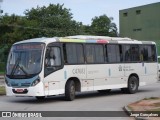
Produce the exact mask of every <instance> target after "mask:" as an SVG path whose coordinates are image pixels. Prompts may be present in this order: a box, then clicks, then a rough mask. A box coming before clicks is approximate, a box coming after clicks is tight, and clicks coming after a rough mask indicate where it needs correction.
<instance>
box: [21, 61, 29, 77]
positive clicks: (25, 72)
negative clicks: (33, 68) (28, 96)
mask: <svg viewBox="0 0 160 120" xmlns="http://www.w3.org/2000/svg"><path fill="white" fill-rule="evenodd" d="M18 66H19V68H20V69H21V70H22V71H23V72H24V74H26V75H27V76H29V74H28V73H27V71H26V70H25V69H24V68H23V66H20V65H19V64H18Z"/></svg>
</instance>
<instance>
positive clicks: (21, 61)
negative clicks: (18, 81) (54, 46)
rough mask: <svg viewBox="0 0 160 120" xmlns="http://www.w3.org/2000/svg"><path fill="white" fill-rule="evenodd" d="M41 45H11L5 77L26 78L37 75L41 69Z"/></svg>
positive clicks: (42, 49) (42, 48) (42, 47)
mask: <svg viewBox="0 0 160 120" xmlns="http://www.w3.org/2000/svg"><path fill="white" fill-rule="evenodd" d="M43 51H44V44H43V43H25V44H24V43H23V44H17V45H13V46H12V48H11V51H10V53H9V57H8V61H7V69H6V73H7V76H8V77H10V78H28V77H33V76H34V75H36V74H38V73H39V72H40V71H41V68H42V55H43Z"/></svg>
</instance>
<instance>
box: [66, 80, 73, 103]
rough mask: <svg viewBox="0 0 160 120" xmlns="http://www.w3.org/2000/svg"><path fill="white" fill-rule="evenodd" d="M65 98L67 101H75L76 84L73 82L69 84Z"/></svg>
mask: <svg viewBox="0 0 160 120" xmlns="http://www.w3.org/2000/svg"><path fill="white" fill-rule="evenodd" d="M65 97H66V100H67V101H72V100H74V99H75V83H74V81H73V80H70V81H68V82H67V84H66V87H65Z"/></svg>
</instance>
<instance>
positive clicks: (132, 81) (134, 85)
mask: <svg viewBox="0 0 160 120" xmlns="http://www.w3.org/2000/svg"><path fill="white" fill-rule="evenodd" d="M138 86H139V84H138V79H137V77H135V76H131V77H130V78H129V80H128V88H127V89H126V91H127V93H129V94H134V93H136V92H137V91H138Z"/></svg>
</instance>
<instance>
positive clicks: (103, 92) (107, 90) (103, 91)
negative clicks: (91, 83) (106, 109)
mask: <svg viewBox="0 0 160 120" xmlns="http://www.w3.org/2000/svg"><path fill="white" fill-rule="evenodd" d="M110 91H111V89H106V90H98V92H99V93H101V94H106V93H109V92H110Z"/></svg>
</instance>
